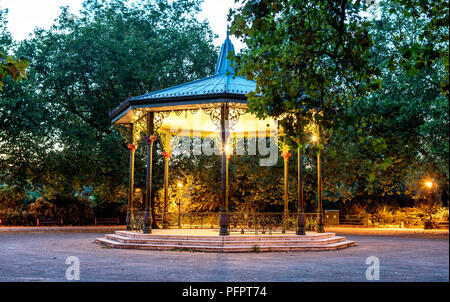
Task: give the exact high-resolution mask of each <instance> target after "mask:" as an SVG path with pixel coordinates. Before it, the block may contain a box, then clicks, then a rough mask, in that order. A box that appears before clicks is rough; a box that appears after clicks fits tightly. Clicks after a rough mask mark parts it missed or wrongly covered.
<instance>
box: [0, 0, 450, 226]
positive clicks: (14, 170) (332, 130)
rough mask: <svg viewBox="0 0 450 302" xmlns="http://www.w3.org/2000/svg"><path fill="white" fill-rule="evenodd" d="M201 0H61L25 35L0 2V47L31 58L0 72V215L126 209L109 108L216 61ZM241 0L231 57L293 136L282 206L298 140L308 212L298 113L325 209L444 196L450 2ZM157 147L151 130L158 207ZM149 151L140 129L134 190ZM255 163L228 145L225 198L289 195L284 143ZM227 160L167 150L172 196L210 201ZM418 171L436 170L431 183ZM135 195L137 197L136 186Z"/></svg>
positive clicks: (236, 203) (248, 202) (270, 203)
mask: <svg viewBox="0 0 450 302" xmlns="http://www.w3.org/2000/svg"><path fill="white" fill-rule="evenodd" d="M200 2H201V1H200V0H199V1H197V0H196V1H189V0H178V1H168V0H158V1H139V2H136V3H134V4H130V3H129V2H128V1H119V0H112V1H101V0H88V1H85V3H84V9H83V10H82V12H81V16H80V17H74V16H72V15H70V14H68V10H67V8H64V9H63V10H62V12H61V15H60V17H59V18H58V20H57V21H56V22H55V24H54V25H53V26H52V28H50V29H48V30H43V29H36V30H35V32H34V34H33V35H32V36H31V37H30V38H29V39H26V40H24V41H13V40H12V38H11V35H10V34H9V33H8V32H7V31H6V27H5V23H4V13H1V14H0V42H1V44H0V51H2V52H3V53H4V54H5V55H6V54H8V55H10V56H11V58H21V57H27V58H30V65H29V67H28V68H27V78H28V79H26V80H23V81H19V82H14V79H13V78H12V77H5V78H2V79H3V82H4V87H3V90H2V91H0V218H1V215H2V211H3V212H4V211H7V212H8V213H9V216H10V217H16V218H17V219H19V218H18V217H28V218H24V219H25V220H26V221H28V222H25V223H32V219H33V218H34V217H35V216H37V215H50V216H51V215H59V216H64V217H69V216H71V215H70V214H68V213H84V214H74V215H75V216H76V215H84V216H83V218H79V219H78V220H73V221H70V219H69V220H67V221H68V222H69V221H70V223H73V224H80V223H85V222H86V221H90V219H92V217H93V216H112V215H114V213H116V214H117V213H124V206H125V203H126V198H127V184H128V181H127V176H128V150H127V148H126V144H125V142H124V141H123V139H122V138H121V137H120V135H119V133H118V131H117V130H116V129H115V128H114V127H112V126H111V125H110V121H109V112H110V110H111V109H113V108H115V107H116V106H117V105H118V104H119V103H120V102H122V101H123V100H125V99H126V98H127V97H129V96H135V95H139V94H143V93H146V92H148V91H154V90H157V89H161V88H166V87H170V86H173V85H176V84H179V83H183V82H187V81H190V80H194V79H198V78H201V77H205V76H208V75H211V74H212V73H213V71H214V67H215V63H216V59H217V49H215V48H214V46H213V45H212V38H213V34H212V32H211V30H210V29H209V26H208V24H207V23H200V22H198V21H197V20H196V14H197V12H198V11H199V5H200ZM240 2H242V3H243V6H242V8H241V9H238V10H236V11H235V12H234V13H232V14H231V19H232V27H231V33H233V34H235V35H237V36H238V37H241V38H243V39H244V41H245V42H246V43H247V45H248V49H246V50H244V51H243V52H242V53H241V55H238V56H237V57H236V68H237V70H238V72H240V73H241V74H243V75H245V76H247V77H248V78H249V79H253V80H255V81H256V82H257V85H258V88H257V91H256V93H255V94H251V95H250V101H251V105H250V110H251V111H252V112H253V113H254V114H256V115H257V116H259V117H266V116H271V117H279V118H281V119H282V125H283V127H284V128H285V129H286V133H287V136H286V137H287V140H286V142H287V143H289V144H291V145H292V146H293V148H292V150H294V151H292V153H293V156H292V157H291V158H290V160H289V182H290V183H289V209H290V210H291V211H294V210H295V209H296V203H297V187H296V183H297V168H296V164H295V163H296V162H297V158H296V156H297V154H296V152H295V149H296V148H295V147H296V146H297V141H298V142H299V143H300V146H301V147H302V152H303V154H305V187H304V190H305V191H304V194H305V200H306V211H307V212H311V211H314V204H315V202H316V193H317V184H316V182H317V181H316V180H317V175H316V152H317V150H318V149H317V148H313V147H312V145H311V144H310V143H309V138H310V133H308V132H306V131H305V130H304V129H305V128H304V127H300V126H301V125H302V126H305V125H307V124H310V122H312V121H314V122H315V123H316V125H319V126H320V129H319V130H320V132H321V133H320V135H321V145H320V146H319V147H320V148H323V160H324V165H323V168H324V173H323V174H324V207H325V208H339V209H340V210H342V211H344V212H351V211H353V212H355V213H359V212H361V211H365V212H374V211H378V210H377V209H381V210H380V211H384V209H385V206H394V207H398V206H401V207H403V206H408V207H412V206H417V205H421V206H423V207H424V206H427V202H430V201H432V202H433V203H434V204H436V203H441V201H442V202H443V203H444V204H445V203H448V196H449V192H448V188H449V172H448V171H449V166H448V158H449V130H448V129H449V117H448V113H449V108H448V100H447V96H448V27H446V26H444V25H443V24H448V7H446V6H445V5H444V4H445V2H446V1H431V0H430V1H419V2H420V5H419V6H415V7H412V6H411V5H410V1H403V0H396V1H380V2H379V5H378V7H376V8H373V7H372V8H371V7H367V6H365V4H364V3H363V1H344V0H339V1H338V0H336V1H332V0H329V1H325V0H321V1H309V2H308V1H297V0H289V1H288V0H247V1H240ZM363 11H364V12H365V14H362V12H363ZM287 112H288V113H294V114H291V115H286V113H287ZM307 129H308V130H311V128H307ZM324 136H326V137H324ZM324 138H326V139H324ZM175 148H176V147H175ZM161 149H162V145H161V143H160V142H159V141H157V143H156V146H155V148H154V154H153V156H154V170H153V173H154V178H153V184H154V191H153V192H154V194H153V196H152V201H153V202H152V205H153V206H154V213H156V214H157V215H160V214H161V213H162V202H161V200H162V192H161V188H162V183H163V157H162V156H161ZM145 155H146V146H145V144H144V143H143V142H140V143H139V146H138V149H137V152H136V172H135V183H136V187H137V188H140V189H144V187H145ZM258 162H259V158H258V157H257V156H232V157H231V160H230V209H231V210H233V211H274V212H281V211H282V210H283V202H282V199H283V162H282V160H281V157H280V158H279V160H278V163H277V164H276V165H274V166H272V167H261V166H259V164H258ZM220 164H221V163H220V158H219V157H214V156H205V155H198V156H191V157H183V156H177V155H176V154H174V155H173V156H172V157H171V159H170V173H171V174H170V200H171V204H170V205H169V211H170V212H176V211H177V210H178V209H177V204H176V203H177V202H179V201H180V200H182V211H184V212H190V211H217V210H218V209H219V205H220ZM425 179H431V180H433V181H434V182H435V183H436V184H437V185H436V186H435V187H433V189H432V190H427V189H426V188H425V187H424V186H423V183H424V180H425ZM179 182H180V183H182V185H183V186H182V188H180V187H179V186H178V183H179ZM39 196H41V198H38V197H39ZM137 199H138V200H140V202H141V203H140V204H139V201H137V208H138V209H139V206H142V196H141V195H139V194H137ZM87 203H90V206H91V207H93V209H88V208H86V205H87ZM431 208H433V205H430V209H431ZM361 209H362V210H361ZM16 218H14V219H16ZM27 219H28V220H27ZM4 221H5V220H4ZM19 223H20V222H19Z"/></svg>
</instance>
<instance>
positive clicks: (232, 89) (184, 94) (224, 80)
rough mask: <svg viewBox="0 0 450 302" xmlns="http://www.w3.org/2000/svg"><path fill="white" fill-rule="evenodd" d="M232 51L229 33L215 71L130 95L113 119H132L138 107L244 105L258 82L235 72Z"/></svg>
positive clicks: (181, 108) (116, 109) (163, 109)
mask: <svg viewBox="0 0 450 302" xmlns="http://www.w3.org/2000/svg"><path fill="white" fill-rule="evenodd" d="M230 52H231V53H232V54H233V55H234V54H235V51H234V46H233V44H232V43H231V41H230V39H229V37H228V34H227V38H226V40H225V42H224V43H223V44H222V48H221V50H220V54H219V59H218V60H217V65H216V69H215V74H214V75H212V76H209V77H206V78H203V79H200V80H196V81H192V82H188V83H185V84H181V85H177V86H174V87H170V88H166V89H162V90H158V91H153V92H150V93H146V94H143V95H140V96H136V97H132V98H129V99H127V100H125V101H124V102H123V103H121V104H120V105H119V106H118V107H116V108H115V109H114V110H112V111H111V113H110V119H111V122H112V123H114V124H126V123H133V122H134V121H135V120H136V119H137V118H138V117H137V116H136V114H134V111H135V110H136V109H140V110H145V111H155V112H160V111H173V110H185V109H199V108H208V107H212V106H217V104H223V103H233V104H234V105H235V106H240V107H244V108H245V107H246V105H247V96H246V95H247V94H248V93H249V92H251V91H254V90H255V88H256V83H255V82H253V81H249V80H247V79H246V78H244V77H241V76H236V75H235V73H234V71H233V68H232V67H231V61H230V59H228V58H227V57H228V56H229V54H230Z"/></svg>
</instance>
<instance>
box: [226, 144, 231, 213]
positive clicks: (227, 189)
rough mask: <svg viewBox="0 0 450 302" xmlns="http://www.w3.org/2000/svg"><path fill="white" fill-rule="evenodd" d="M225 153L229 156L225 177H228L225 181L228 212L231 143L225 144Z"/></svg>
mask: <svg viewBox="0 0 450 302" xmlns="http://www.w3.org/2000/svg"><path fill="white" fill-rule="evenodd" d="M225 155H226V158H227V163H226V168H225V169H226V174H225V178H226V182H225V209H226V211H227V212H228V198H229V192H230V189H229V182H228V167H229V163H230V157H231V147H230V145H228V144H227V145H225Z"/></svg>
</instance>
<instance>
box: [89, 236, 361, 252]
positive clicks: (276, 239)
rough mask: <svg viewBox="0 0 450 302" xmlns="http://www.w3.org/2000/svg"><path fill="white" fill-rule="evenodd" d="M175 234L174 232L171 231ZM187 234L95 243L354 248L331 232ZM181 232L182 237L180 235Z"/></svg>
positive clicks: (217, 248)
mask: <svg viewBox="0 0 450 302" xmlns="http://www.w3.org/2000/svg"><path fill="white" fill-rule="evenodd" d="M174 231H175V230H174ZM196 232H197V230H192V231H191V232H181V234H176V232H169V233H163V232H159V233H156V234H155V233H154V234H142V233H137V232H129V231H116V232H115V233H114V234H107V235H105V237H104V238H97V239H96V240H95V242H96V243H98V244H102V245H104V246H109V247H113V248H123V249H141V250H168V251H198V252H218V253H233V252H289V251H329V250H338V249H342V248H346V247H349V246H352V245H355V242H354V241H350V240H346V239H345V237H341V236H336V235H335V234H334V233H315V232H308V233H307V234H306V235H301V236H299V235H295V234H279V235H241V234H236V235H233V234H232V235H230V236H219V235H218V234H208V235H206V234H203V235H202V234H201V232H200V234H198V235H195V233H196ZM183 233H184V234H183Z"/></svg>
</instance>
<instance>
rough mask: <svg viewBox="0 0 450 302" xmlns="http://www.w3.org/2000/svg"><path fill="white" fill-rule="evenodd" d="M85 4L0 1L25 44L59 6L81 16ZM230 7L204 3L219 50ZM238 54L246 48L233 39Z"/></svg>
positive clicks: (225, 2) (224, 2)
mask: <svg viewBox="0 0 450 302" xmlns="http://www.w3.org/2000/svg"><path fill="white" fill-rule="evenodd" d="M82 3H83V0H0V7H1V8H3V9H5V8H7V9H8V10H9V12H8V17H7V20H8V31H9V32H10V33H11V34H12V36H13V38H14V39H15V40H23V39H26V38H27V37H28V35H29V34H30V33H32V32H33V30H34V28H35V27H41V28H44V29H47V28H49V27H50V26H51V25H52V23H53V20H54V19H56V18H57V17H58V16H59V12H60V10H59V7H60V6H69V8H70V13H72V14H74V15H78V11H79V10H80V9H81V4H82ZM230 7H235V4H234V0H204V3H203V4H202V12H201V13H200V14H199V19H200V20H204V19H208V20H209V24H210V26H211V29H212V31H213V32H214V33H216V34H218V35H219V38H218V39H216V40H215V41H214V45H216V46H220V45H222V43H223V41H224V40H225V38H226V29H227V14H228V10H229V8H230ZM230 39H231V41H232V42H233V44H234V48H235V50H236V52H239V50H240V49H241V48H243V47H244V44H243V43H241V42H240V41H238V40H237V39H236V38H234V37H233V36H230Z"/></svg>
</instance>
